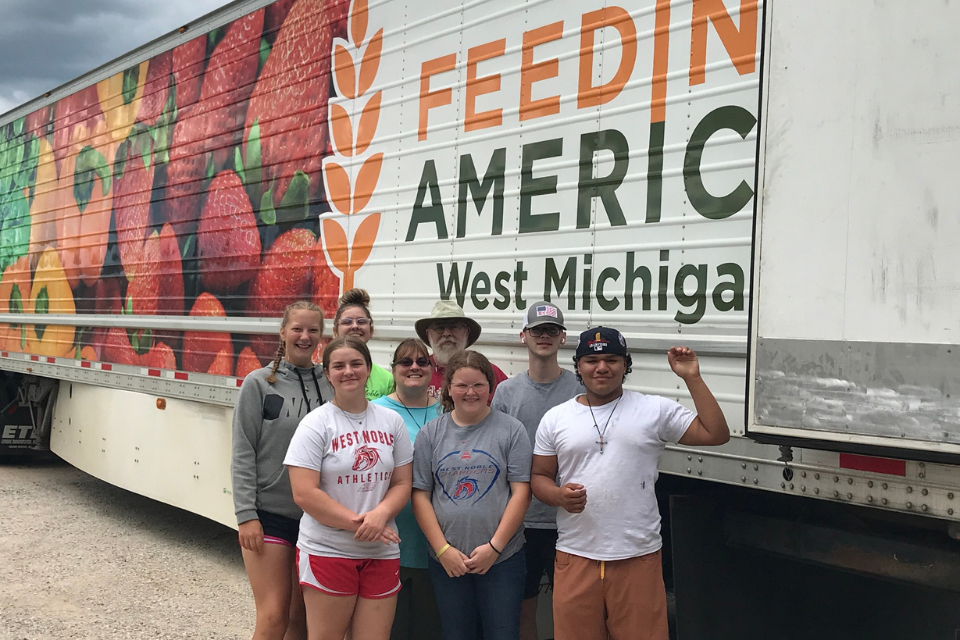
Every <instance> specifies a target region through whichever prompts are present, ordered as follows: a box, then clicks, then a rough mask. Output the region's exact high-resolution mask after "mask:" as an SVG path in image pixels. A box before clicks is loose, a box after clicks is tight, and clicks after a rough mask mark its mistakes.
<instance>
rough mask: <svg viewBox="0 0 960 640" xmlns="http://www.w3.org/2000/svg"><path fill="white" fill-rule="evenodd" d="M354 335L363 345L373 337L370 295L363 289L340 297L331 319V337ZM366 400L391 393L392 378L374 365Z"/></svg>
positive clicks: (371, 368) (346, 292)
mask: <svg viewBox="0 0 960 640" xmlns="http://www.w3.org/2000/svg"><path fill="white" fill-rule="evenodd" d="M346 335H354V336H357V337H358V338H360V339H361V340H363V342H364V344H366V343H367V342H370V338H372V337H373V316H371V315H370V294H369V293H367V292H366V291H365V290H363V289H350V290H349V291H344V293H343V295H342V296H340V306H339V307H338V308H337V313H336V315H335V316H334V317H333V337H334V338H337V337H339V336H346ZM365 391H366V395H367V400H376V399H377V398H379V397H381V396H385V395H387V394H388V393H391V392H392V391H393V376H392V375H390V372H389V371H387V370H386V369H384V368H383V367H381V366H380V365H377V364H374V365H372V366H371V367H370V377H369V378H367V386H366V388H365Z"/></svg>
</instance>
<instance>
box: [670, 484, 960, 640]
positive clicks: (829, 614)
mask: <svg viewBox="0 0 960 640" xmlns="http://www.w3.org/2000/svg"><path fill="white" fill-rule="evenodd" d="M784 498H786V496H758V495H756V494H755V493H753V492H750V493H747V494H741V493H738V492H730V493H723V492H720V493H712V494H705V495H690V496H682V495H675V496H672V497H671V498H670V517H671V525H672V556H673V575H674V591H675V595H676V603H677V638H678V640H743V639H744V638H774V637H775V638H777V639H778V640H821V639H822V638H883V639H884V640H916V639H917V638H950V639H953V638H960V613H958V612H960V593H957V592H955V591H953V590H951V589H945V588H934V587H933V586H918V585H917V584H916V583H913V584H910V583H909V582H904V581H902V580H890V579H888V578H884V577H878V576H877V575H865V574H863V573H858V572H853V571H850V570H849V567H840V566H836V565H833V566H831V565H829V564H824V563H823V562H822V561H813V558H814V557H815V554H808V553H806V551H805V549H803V548H797V546H798V545H800V546H802V545H803V543H802V542H798V541H802V540H803V539H805V538H806V537H808V536H806V535H805V534H804V535H797V532H798V531H802V530H804V529H806V530H810V529H816V530H821V529H822V528H823V527H824V526H837V523H842V522H844V521H847V522H850V521H851V520H854V521H859V520H858V515H859V513H855V512H854V511H853V510H852V509H851V508H850V506H849V505H835V504H829V503H821V504H818V505H816V507H815V508H814V509H810V508H809V504H801V503H799V502H798V503H796V504H793V505H785V504H784V502H785V500H784ZM806 502H808V503H809V502H810V501H806ZM758 516H760V517H762V518H763V520H764V521H765V522H767V523H768V524H769V523H770V521H771V520H774V519H775V520H777V521H779V523H780V527H768V528H767V531H768V532H770V531H776V530H778V529H779V530H780V531H781V532H783V531H784V530H786V529H789V530H791V533H790V534H789V535H780V536H775V537H776V538H777V539H766V540H764V544H763V545H757V544H753V543H755V542H756V540H753V541H751V540H750V539H749V538H750V536H747V535H743V536H742V538H743V539H737V537H738V535H740V534H744V527H746V526H751V527H752V526H753V524H751V523H755V522H756V521H757V517H758ZM874 524H875V526H876V527H878V528H882V527H883V524H882V523H879V522H878V523H872V522H867V525H868V526H867V528H868V529H869V528H870V527H872V526H874ZM918 524H919V523H918ZM902 525H903V523H900V525H899V527H898V528H899V529H900V530H901V531H904V530H905V529H906V531H907V534H908V536H909V537H910V538H912V539H914V540H915V541H916V543H917V544H923V542H922V541H923V540H924V539H925V537H926V535H927V534H928V533H929V531H924V530H922V529H921V528H920V527H919V526H914V527H908V528H904V527H903V526H902ZM839 530H841V531H848V528H847V527H843V526H839ZM738 532H739V533H738ZM885 538H886V532H884V534H883V535H881V534H880V533H879V532H878V534H877V535H876V536H875V537H874V539H873V542H872V543H871V544H872V545H873V546H874V547H876V546H877V545H881V544H882V540H884V539H885ZM943 538H944V542H949V538H948V537H947V536H946V535H945V534H944V536H943ZM934 546H936V547H939V546H940V545H939V543H938V544H935V545H929V548H931V549H932V548H933V547H934ZM866 550H867V549H866V548H865V549H864V551H866ZM958 551H960V550H958Z"/></svg>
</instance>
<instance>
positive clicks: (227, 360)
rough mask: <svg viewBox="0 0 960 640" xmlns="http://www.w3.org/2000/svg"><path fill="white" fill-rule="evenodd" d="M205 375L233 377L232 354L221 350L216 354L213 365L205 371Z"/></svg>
mask: <svg viewBox="0 0 960 640" xmlns="http://www.w3.org/2000/svg"><path fill="white" fill-rule="evenodd" d="M207 373H210V374H213V375H216V376H232V375H233V353H232V352H230V351H227V350H226V349H222V350H220V351H219V352H218V353H217V357H216V358H214V359H213V363H212V364H211V365H210V368H209V369H207Z"/></svg>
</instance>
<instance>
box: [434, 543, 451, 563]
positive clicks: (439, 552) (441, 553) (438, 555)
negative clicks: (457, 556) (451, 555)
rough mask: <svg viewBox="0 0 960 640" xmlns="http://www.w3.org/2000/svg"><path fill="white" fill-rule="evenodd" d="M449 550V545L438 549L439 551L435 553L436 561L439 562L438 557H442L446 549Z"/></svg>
mask: <svg viewBox="0 0 960 640" xmlns="http://www.w3.org/2000/svg"><path fill="white" fill-rule="evenodd" d="M449 548H450V545H449V544H445V545H443V546H442V547H440V551H437V560H439V559H440V556H442V555H443V554H444V552H445V551H446V550H447V549H449Z"/></svg>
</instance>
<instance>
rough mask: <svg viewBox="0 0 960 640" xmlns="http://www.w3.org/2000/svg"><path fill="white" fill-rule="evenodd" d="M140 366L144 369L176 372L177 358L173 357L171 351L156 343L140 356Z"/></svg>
mask: <svg viewBox="0 0 960 640" xmlns="http://www.w3.org/2000/svg"><path fill="white" fill-rule="evenodd" d="M140 364H141V365H143V366H144V367H154V368H156V369H170V370H176V368H177V357H176V356H175V355H174V353H173V349H171V348H170V347H168V346H167V345H166V344H164V343H163V342H157V343H155V344H154V345H153V346H152V347H151V348H150V350H149V351H147V352H146V353H145V354H143V355H142V356H140Z"/></svg>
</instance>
